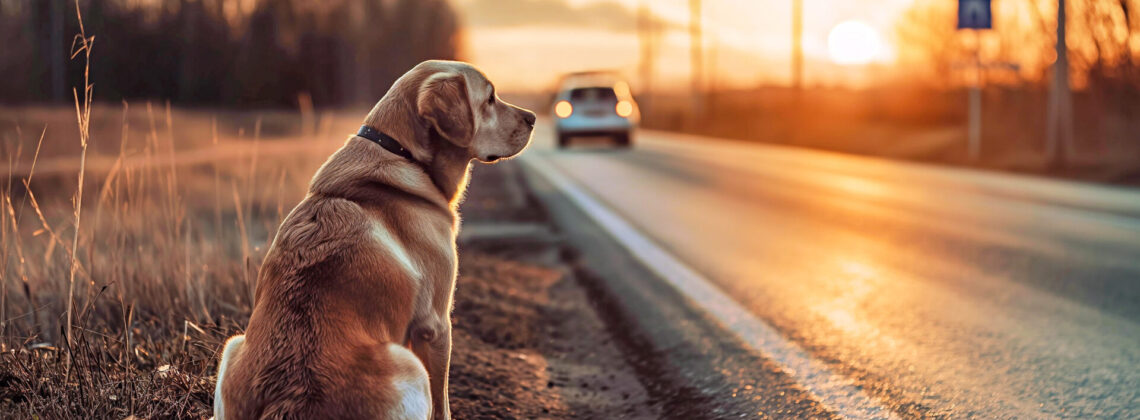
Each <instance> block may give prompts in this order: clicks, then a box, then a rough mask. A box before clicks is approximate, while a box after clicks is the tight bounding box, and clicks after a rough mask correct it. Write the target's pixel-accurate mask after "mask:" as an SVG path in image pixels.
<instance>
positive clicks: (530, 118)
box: [522, 110, 538, 127]
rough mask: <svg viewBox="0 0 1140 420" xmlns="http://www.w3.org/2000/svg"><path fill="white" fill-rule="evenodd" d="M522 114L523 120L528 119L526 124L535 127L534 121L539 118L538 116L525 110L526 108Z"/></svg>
mask: <svg viewBox="0 0 1140 420" xmlns="http://www.w3.org/2000/svg"><path fill="white" fill-rule="evenodd" d="M522 114H523V121H526V125H529V126H531V127H534V122H535V120H537V119H538V117H536V116H535V115H534V113H533V112H530V111H525V110H524V111H523V112H522Z"/></svg>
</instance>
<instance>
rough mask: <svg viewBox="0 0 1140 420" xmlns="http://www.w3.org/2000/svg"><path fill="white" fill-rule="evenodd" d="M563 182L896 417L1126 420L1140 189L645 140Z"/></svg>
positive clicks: (1136, 313)
mask: <svg viewBox="0 0 1140 420" xmlns="http://www.w3.org/2000/svg"><path fill="white" fill-rule="evenodd" d="M541 127H542V125H540V129H539V131H538V132H536V137H535V144H534V146H533V147H532V148H531V149H530V150H529V151H528V152H527V156H526V158H527V159H532V161H533V162H534V163H536V164H542V165H549V166H550V167H551V168H553V169H556V170H558V171H559V172H561V173H563V174H565V175H566V176H567V177H568V178H570V179H572V180H573V181H574V182H575V183H577V184H578V185H579V186H581V187H582V188H583V189H585V190H586V191H588V192H589V193H590V194H592V195H593V196H594V197H595V198H597V199H598V200H599V201H600V202H602V203H604V204H605V205H606V206H608V207H609V208H610V209H612V210H613V211H614V212H616V213H617V214H619V215H621V216H622V217H623V218H624V219H625V220H626V221H628V222H629V223H630V224H632V225H633V226H634V227H636V228H637V229H638V230H640V231H641V232H642V233H644V234H645V235H646V236H647V237H649V238H650V239H652V240H653V241H655V242H656V243H657V244H658V245H660V246H661V247H662V248H664V249H666V250H667V251H669V252H670V253H671V254H672V255H673V256H675V257H676V258H677V259H678V260H680V261H682V262H684V263H685V264H687V265H688V266H689V267H692V268H693V269H694V270H696V271H698V272H700V274H702V275H703V276H705V277H707V278H708V279H709V280H710V281H712V282H713V283H714V284H716V285H717V286H718V287H720V288H721V290H723V291H724V292H725V293H726V294H727V295H729V296H732V297H733V298H734V299H736V300H737V301H738V302H739V303H740V304H742V305H744V306H745V307H746V308H747V309H748V310H750V311H752V312H753V313H754V314H755V315H756V316H757V317H758V318H760V319H762V320H763V321H765V322H767V323H769V324H770V325H771V326H773V327H775V328H776V329H777V330H778V331H779V332H780V333H781V334H782V335H783V336H784V337H786V338H787V339H788V340H790V341H792V342H795V343H796V344H798V345H799V346H801V347H802V348H804V349H806V350H807V351H808V352H809V353H810V354H811V356H812V357H814V358H816V359H817V360H820V361H823V362H824V363H826V364H827V365H828V366H829V367H830V368H831V369H832V370H834V371H835V372H838V373H840V374H842V375H844V376H846V377H848V378H850V379H851V380H853V381H854V383H855V384H856V385H857V386H859V387H861V388H862V389H864V390H865V391H867V392H868V393H869V394H871V395H872V396H873V397H874V398H876V399H878V400H880V401H882V403H883V404H884V405H885V406H888V407H893V409H895V410H896V411H899V412H905V413H911V414H917V415H919V416H930V417H952V418H961V417H983V418H1052V417H1058V418H1059V417H1067V418H1140V191H1137V190H1130V189H1126V188H1116V187H1105V186H1096V185H1090V184H1081V183H1071V182H1059V181H1051V180H1043V179H1038V178H1031V177H1024V176H1016V175H1007V174H997V173H984V172H978V171H971V170H962V169H952V168H944V167H934V166H927V165H918V164H910V163H899V162H890V161H885V160H879V159H872V158H863V157H853V156H846V155H840V154H832V153H825V152H815V151H804V150H796V149H787V148H780V147H771V146H760V145H754V144H744V143H737V142H729V141H722V140H715V139H705V138H696V137H690V136H683V135H675V134H664V133H656V132H647V131H643V132H641V133H639V135H638V136H637V138H636V140H635V145H634V147H633V148H632V149H631V150H625V151H622V150H610V149H607V148H601V147H591V146H586V147H575V148H571V149H569V150H555V149H554V148H553V147H551V146H550V145H551V144H553V141H552V140H551V138H552V135H551V133H550V131H549V130H548V127H549V126H548V125H547V126H546V127H547V129H546V130H543V129H542V128H541Z"/></svg>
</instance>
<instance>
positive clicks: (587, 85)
mask: <svg viewBox="0 0 1140 420" xmlns="http://www.w3.org/2000/svg"><path fill="white" fill-rule="evenodd" d="M553 103H554V106H553V108H552V110H551V111H552V112H553V113H554V121H555V130H556V132H557V138H558V147H559V148H566V147H567V146H569V145H570V140H572V139H573V138H575V137H609V138H610V139H612V140H613V143H614V145H615V146H617V147H621V148H628V147H630V146H631V145H632V142H633V133H634V130H635V129H636V127H637V124H638V122H639V120H640V117H641V114H640V110H639V109H638V106H637V102H636V101H634V99H633V94H632V93H631V92H630V88H629V83H626V82H625V81H624V80H621V79H620V78H619V77H617V76H615V75H612V74H608V73H600V72H589V73H575V74H571V75H568V76H566V77H564V78H563V81H562V83H561V87H560V88H559V89H558V93H556V94H555V96H554V102H553Z"/></svg>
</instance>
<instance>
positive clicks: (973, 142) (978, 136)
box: [958, 0, 993, 161]
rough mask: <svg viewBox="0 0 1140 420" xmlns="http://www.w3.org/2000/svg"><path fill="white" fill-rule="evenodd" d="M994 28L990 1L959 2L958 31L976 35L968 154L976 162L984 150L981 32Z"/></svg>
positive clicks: (969, 0) (968, 0) (964, 0)
mask: <svg viewBox="0 0 1140 420" xmlns="http://www.w3.org/2000/svg"><path fill="white" fill-rule="evenodd" d="M992 28H993V13H992V9H991V7H990V0H958V29H959V30H970V31H972V32H973V33H974V70H975V73H974V80H973V81H972V82H971V84H970V98H969V113H968V116H969V134H968V135H969V137H968V141H969V143H968V144H967V152H968V154H969V156H970V160H972V161H976V160H978V158H979V156H980V155H981V149H982V59H981V48H982V37H981V32H980V31H982V30H985V29H992Z"/></svg>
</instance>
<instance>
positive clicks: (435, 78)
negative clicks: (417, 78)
mask: <svg viewBox="0 0 1140 420" xmlns="http://www.w3.org/2000/svg"><path fill="white" fill-rule="evenodd" d="M416 110H417V112H419V114H420V117H421V118H423V119H425V120H427V121H428V123H430V124H431V125H432V127H434V128H435V129H436V131H439V134H440V135H442V136H443V137H444V138H446V139H447V140H448V141H450V142H452V143H455V144H456V145H458V146H462V147H467V146H469V145H471V138H472V137H473V136H474V135H475V115H474V113H473V112H472V111H471V101H470V100H468V98H467V78H466V77H464V76H463V75H462V74H460V73H436V74H433V75H431V76H429V77H428V78H427V79H426V80H424V82H423V84H421V85H420V91H419V97H418V98H416Z"/></svg>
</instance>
